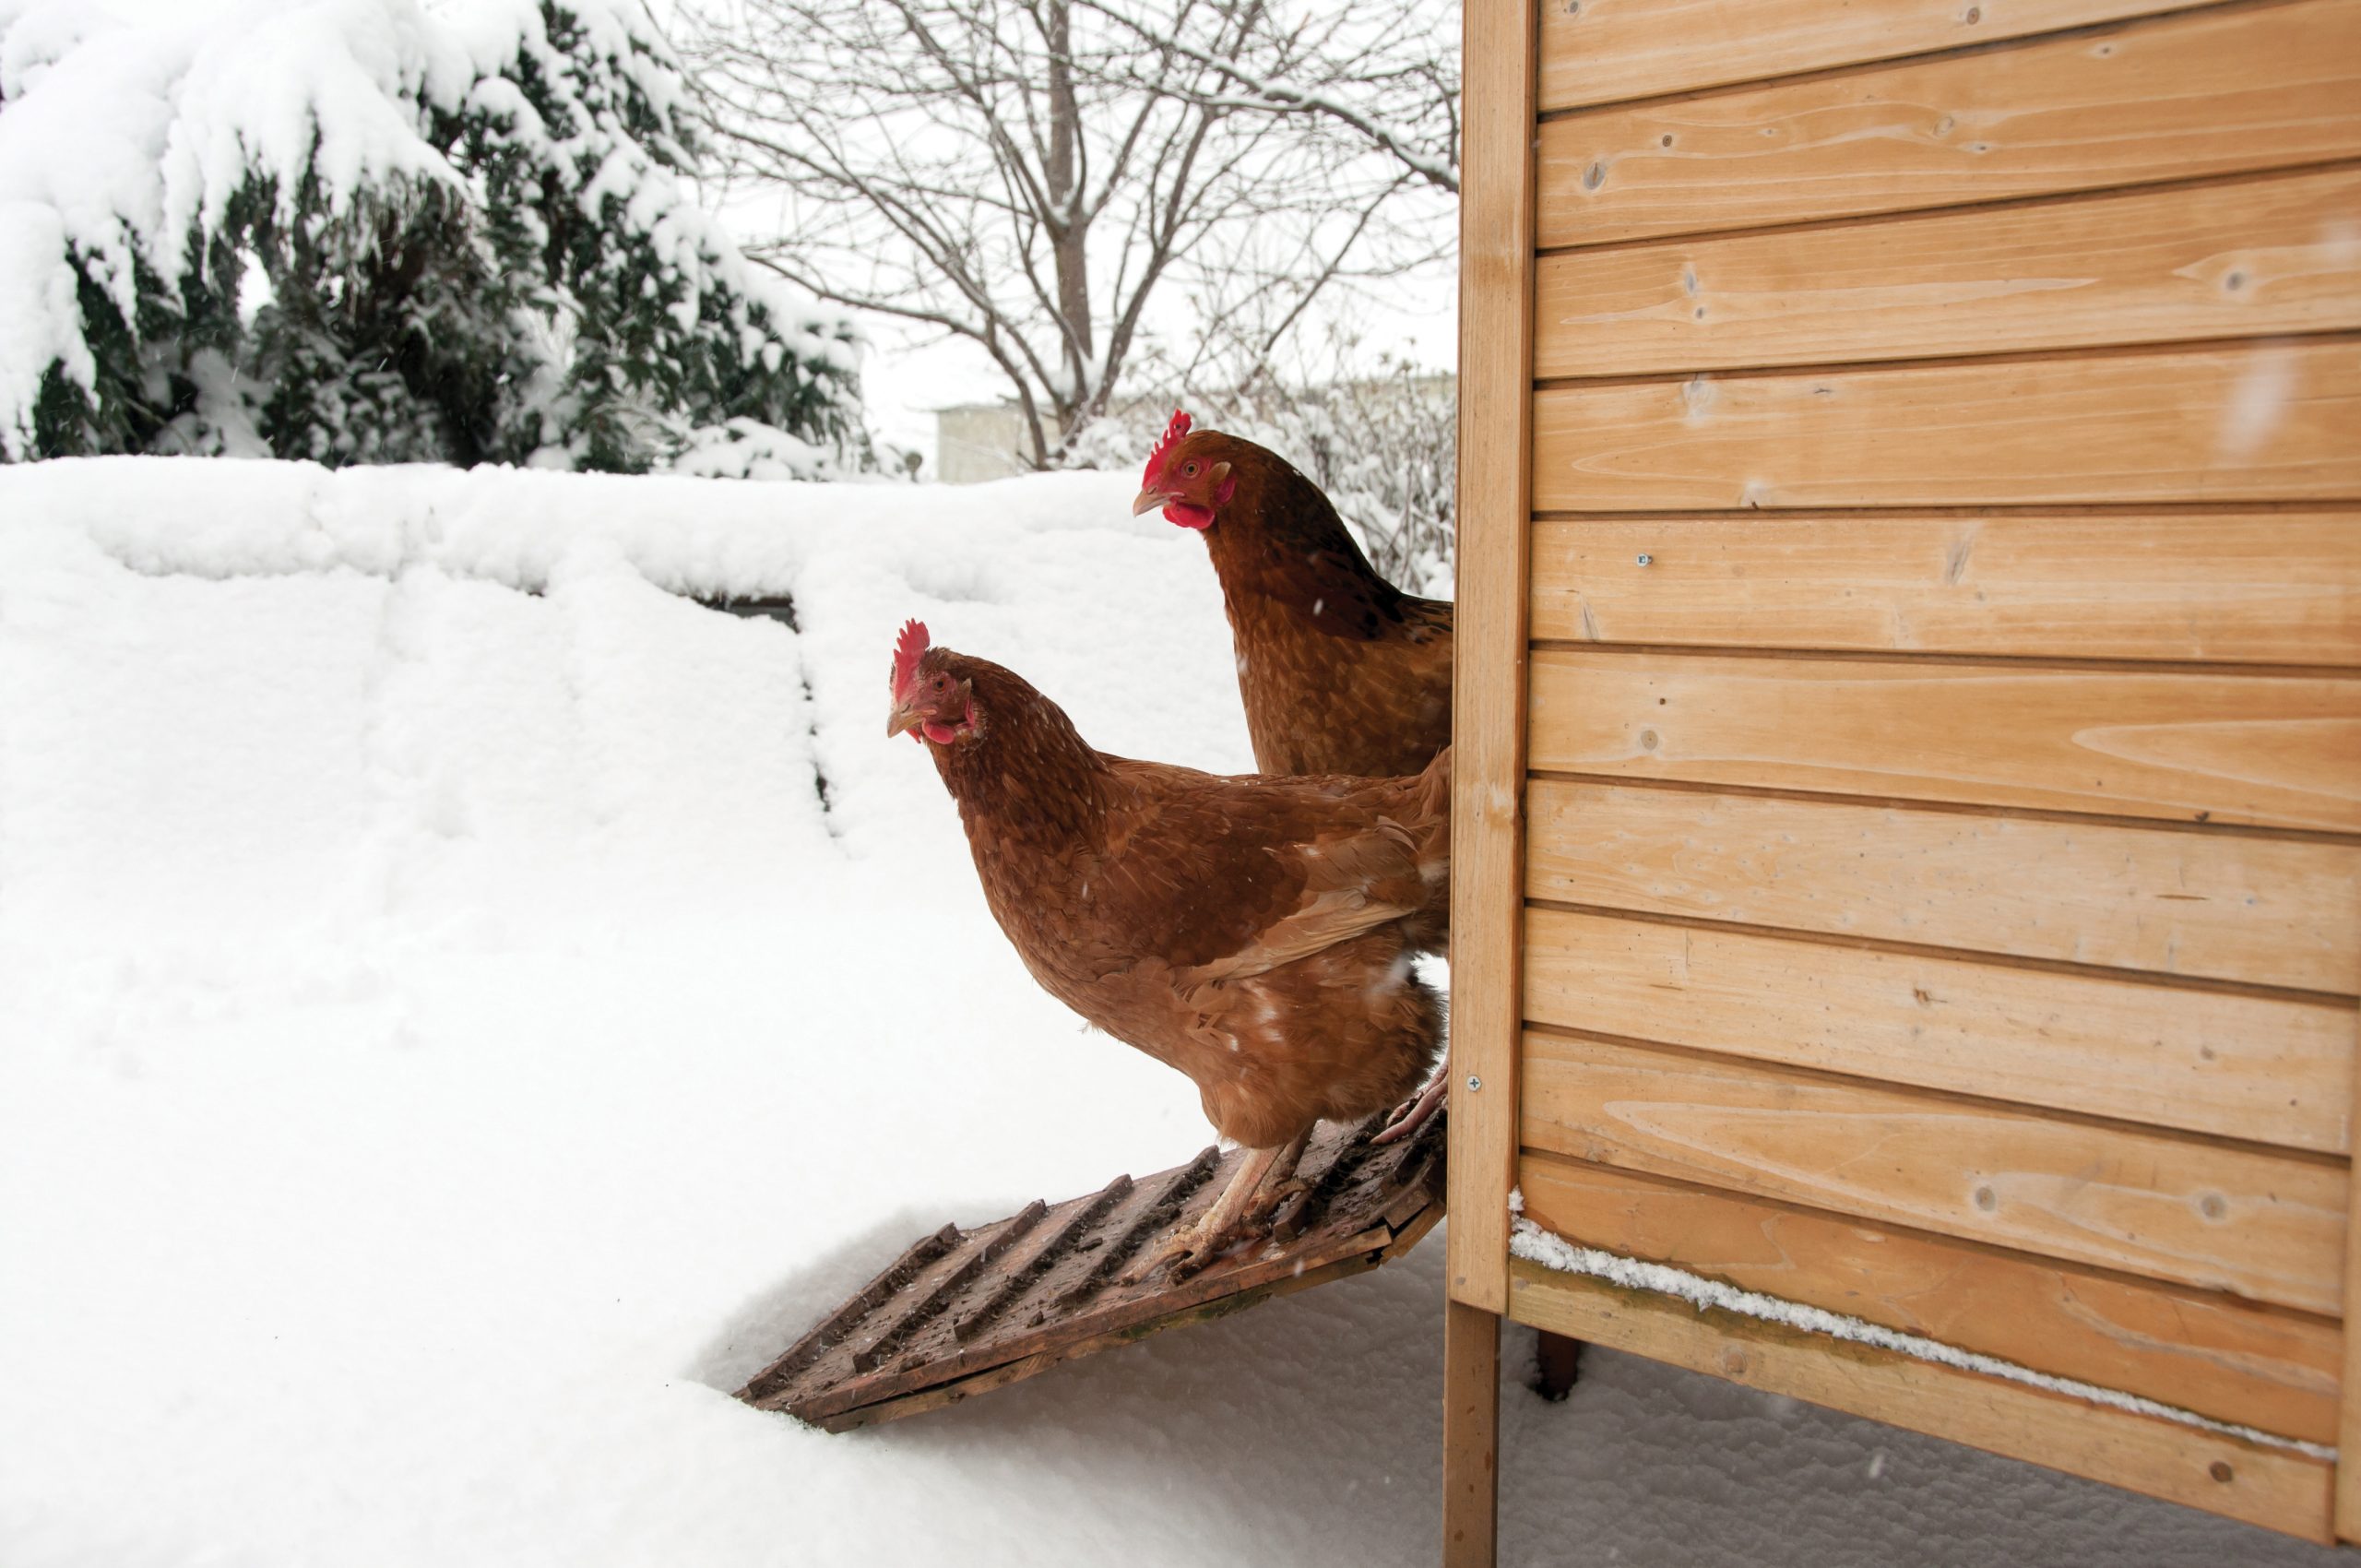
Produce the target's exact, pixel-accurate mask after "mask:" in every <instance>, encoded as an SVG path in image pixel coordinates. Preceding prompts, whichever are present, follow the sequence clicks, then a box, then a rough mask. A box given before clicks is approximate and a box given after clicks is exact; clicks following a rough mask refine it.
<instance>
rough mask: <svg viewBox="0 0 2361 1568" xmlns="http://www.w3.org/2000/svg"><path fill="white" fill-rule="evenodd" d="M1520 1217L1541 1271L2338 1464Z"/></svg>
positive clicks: (1520, 1199) (2132, 1397)
mask: <svg viewBox="0 0 2361 1568" xmlns="http://www.w3.org/2000/svg"><path fill="white" fill-rule="evenodd" d="M1524 1210H1525V1194H1523V1193H1522V1192H1520V1191H1516V1190H1514V1189H1512V1190H1511V1192H1510V1193H1509V1212H1510V1213H1511V1215H1512V1216H1514V1217H1515V1218H1512V1219H1511V1220H1510V1222H1509V1252H1510V1253H1512V1254H1513V1255H1514V1256H1517V1257H1521V1258H1524V1259H1525V1260H1526V1261H1528V1262H1531V1263H1537V1264H1539V1265H1542V1266H1543V1267H1544V1268H1554V1269H1557V1270H1559V1271H1560V1273H1564V1274H1582V1275H1588V1276H1589V1277H1592V1278H1594V1279H1605V1280H1608V1281H1610V1282H1611V1283H1613V1284H1617V1285H1621V1286H1624V1287H1627V1288H1629V1289H1634V1290H1653V1291H1655V1292H1657V1293H1658V1294H1661V1295H1667V1296H1677V1297H1679V1299H1680V1300H1682V1301H1687V1302H1688V1303H1689V1304H1690V1305H1691V1306H1693V1307H1695V1308H1697V1309H1698V1310H1699V1311H1700V1312H1705V1311H1714V1312H1725V1313H1738V1314H1740V1315H1741V1316H1745V1317H1750V1318H1759V1319H1761V1320H1762V1321H1763V1322H1765V1323H1777V1324H1786V1326H1787V1327H1789V1328H1797V1329H1801V1330H1803V1331H1804V1332H1805V1333H1807V1334H1825V1335H1828V1336H1831V1337H1833V1338H1836V1339H1845V1340H1850V1341H1851V1342H1853V1343H1854V1344H1857V1345H1870V1346H1875V1347H1876V1348H1879V1349H1881V1350H1893V1351H1898V1352H1900V1353H1901V1354H1903V1355H1905V1356H1910V1357H1913V1358H1915V1359H1916V1360H1922V1361H1934V1362H1938V1363H1940V1364H1941V1365H1943V1366H1949V1367H1957V1368H1959V1369H1960V1370H1961V1371H1963V1372H1980V1373H1982V1374H1983V1375H1984V1376H1986V1377H1997V1378H2001V1379H2005V1380H2006V1381H2008V1382H2010V1383H2022V1384H2025V1385H2027V1386H2028V1387H2032V1388H2042V1389H2047V1390H2048V1391H2049V1392H2051V1393H2053V1394H2065V1395H2070V1396H2073V1397H2074V1398H2077V1399H2087V1400H2090V1401H2092V1402H2093V1403H2094V1404H2100V1405H2107V1406H2111V1407H2113V1408H2116V1409H2118V1410H2128V1411H2130V1412H2131V1413H2133V1414H2135V1415H2142V1416H2154V1417H2157V1418H2158V1419H2160V1420H2168V1421H2177V1422H2179V1423H2181V1424H2182V1425H2184V1426H2192V1427H2198V1428H2201V1429H2202V1430H2204V1431H2213V1432H2223V1433H2225V1434H2227V1435H2229V1436H2232V1437H2236V1438H2241V1439H2243V1440H2245V1441H2246V1442H2248V1443H2260V1444H2261V1445H2263V1446H2264V1447H2267V1448H2285V1449H2292V1450H2294V1451H2295V1452H2296V1453H2299V1454H2307V1455H2310V1456H2311V1457H2313V1458H2315V1459H2328V1460H2333V1459H2335V1457H2336V1450H2335V1449H2334V1448H2332V1447H2330V1446H2328V1445H2326V1444H2324V1443H2305V1442H2301V1441H2298V1440H2297V1439H2295V1438H2288V1437H2281V1436H2279V1435H2278V1434H2276V1433H2274V1432H2267V1431H2260V1430H2258V1429H2256V1428H2254V1427H2249V1426H2240V1425H2237V1424H2236V1423H2235V1422H2232V1421H2218V1420H2213V1418H2212V1417H2210V1416H2201V1415H2199V1414H2198V1413H2197V1412H2196V1411H2194V1410H2187V1409H2183V1408H2180V1407H2178V1406H2177V1405H2165V1404H2161V1403H2159V1402H2157V1401H2156V1400H2153V1399H2147V1398H2142V1397H2141V1396H2138V1395H2136V1394H2127V1393H2125V1392H2124V1391H2123V1390H2121V1389H2119V1388H2103V1387H2101V1386H2099V1385H2098V1384H2091V1383H2083V1382H2081V1381H2079V1380H2077V1379H2074V1378H2070V1377H2054V1376H2051V1375H2050V1374H2049V1373H2047V1372H2036V1371H2035V1370H2034V1369H2033V1368H2031V1367H2028V1366H2024V1365H2022V1364H2020V1363H2018V1362H2016V1361H2007V1360H2001V1359H2000V1358H1999V1357H1998V1356H1987V1355H1984V1354H1982V1353H1981V1352H1978V1351H1975V1350H1965V1349H1962V1348H1960V1347H1959V1346H1956V1345H1946V1344H1944V1343H1943V1342H1942V1341H1941V1340H1940V1339H1929V1338H1928V1337H1927V1336H1925V1335H1922V1334H1904V1333H1901V1332H1899V1331H1898V1330H1895V1329H1892V1328H1888V1327H1886V1326H1885V1325H1884V1324H1876V1323H1871V1322H1869V1320H1868V1319H1866V1318H1857V1317H1854V1316H1851V1315H1850V1314H1848V1313H1833V1312H1830V1311H1828V1310H1827V1309H1826V1308H1824V1307H1815V1306H1811V1305H1809V1304H1807V1303H1805V1302H1802V1301H1788V1300H1786V1298H1784V1297H1779V1296H1769V1295H1765V1294H1763V1293H1762V1291H1759V1290H1741V1289H1738V1288H1737V1287H1736V1286H1733V1285H1726V1284H1724V1283H1723V1282H1722V1281H1720V1280H1718V1279H1707V1278H1705V1277H1703V1276H1702V1275H1696V1274H1691V1273H1690V1272H1689V1271H1688V1270H1686V1269H1681V1268H1674V1267H1672V1266H1670V1265H1667V1264H1660V1263H1650V1262H1648V1261H1647V1260H1646V1259H1644V1258H1634V1257H1626V1256H1624V1255H1622V1254H1621V1253H1609V1252H1604V1251H1602V1250H1600V1249H1599V1248H1597V1247H1585V1246H1584V1245H1582V1244H1581V1243H1579V1242H1575V1241H1568V1240H1567V1239H1566V1238H1564V1237H1563V1236H1560V1235H1557V1234H1556V1233H1554V1232H1552V1231H1548V1230H1545V1229H1542V1228H1541V1227H1540V1226H1538V1225H1536V1224H1535V1223H1534V1222H1533V1221H1532V1220H1530V1219H1526V1218H1523V1215H1524Z"/></svg>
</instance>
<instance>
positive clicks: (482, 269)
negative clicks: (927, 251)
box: [0, 0, 860, 476]
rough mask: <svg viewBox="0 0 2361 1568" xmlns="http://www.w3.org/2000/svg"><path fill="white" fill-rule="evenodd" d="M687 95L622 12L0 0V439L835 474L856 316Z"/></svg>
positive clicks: (649, 30) (853, 394)
mask: <svg viewBox="0 0 2361 1568" xmlns="http://www.w3.org/2000/svg"><path fill="white" fill-rule="evenodd" d="M682 92H683V89H682V80H681V75H680V69H679V66H678V64H677V62H676V61H675V59H674V57H673V56H672V54H671V53H670V50H669V48H668V47H667V46H666V44H665V42H664V41H663V39H662V37H661V36H660V35H659V34H658V32H657V30H656V29H655V27H654V25H653V24H652V23H651V22H650V21H649V20H648V19H647V14H646V12H645V11H644V10H643V9H642V7H640V6H638V5H636V4H635V3H632V0H446V3H444V4H440V5H438V4H435V3H434V0H282V3H280V4H276V5H268V4H251V3H245V4H235V3H227V0H214V3H208V0H186V3H184V4H179V5H175V6H170V7H163V6H150V5H148V4H144V3H143V0H0V457H6V458H10V459H21V458H25V457H54V456H62V455H70V454H81V453H105V452H201V453H232V454H241V455H260V454H266V453H267V454H274V455H277V456H280V457H309V458H313V459H315V460H317V461H320V462H324V463H327V464H330V465H342V464H348V463H373V462H398V461H407V460H440V461H447V462H455V463H459V464H463V465H464V464H472V463H476V462H484V461H501V462H512V463H528V462H529V463H534V464H538V465H541V466H555V467H570V468H591V469H620V470H626V471H629V470H637V469H646V468H648V467H651V466H661V465H663V464H664V463H666V462H668V461H669V460H670V459H671V458H672V457H675V456H677V455H679V454H682V453H683V452H694V453H695V454H697V459H696V463H697V467H698V468H699V469H700V470H701V471H706V472H719V471H738V472H753V473H762V474H765V475H769V474H777V473H781V472H790V473H794V474H797V475H798V476H808V475H810V474H813V473H816V472H819V471H822V470H824V469H826V468H828V467H830V466H831V465H832V464H833V463H835V462H837V461H839V460H841V458H842V457H843V456H844V454H845V452H846V449H847V447H848V445H852V444H857V443H858V442H859V441H860V434H859V424H860V422H859V417H858V390H857V383H856V380H855V371H856V368H857V363H856V358H855V349H856V344H855V339H854V333H853V329H852V327H851V326H850V325H849V323H848V322H847V321H846V320H845V319H843V318H842V317H841V316H836V315H828V314H825V313H823V312H822V311H821V310H820V309H819V308H818V307H815V306H813V305H811V304H809V303H805V302H802V301H801V300H799V299H797V298H795V297H793V296H791V295H790V294H789V293H788V292H787V291H784V290H783V289H782V288H780V287H779V286H778V285H777V283H776V282H775V281H774V280H772V279H768V278H767V276H766V275H764V274H761V273H758V272H757V271H756V270H755V269H753V267H751V266H749V265H748V263H747V262H746V261H745V259H744V258H743V257H742V255H740V254H739V252H738V250H737V249H736V247H735V246H734V245H733V244H731V243H730V239H729V237H728V236H727V235H726V234H725V233H724V232H722V231H721V229H720V228H719V227H718V225H717V224H716V223H715V222H714V220H712V219H711V218H710V217H709V216H708V215H706V213H704V212H703V211H701V210H700V209H699V208H697V206H696V205H695V203H694V200H693V198H692V196H691V194H690V193H689V191H688V190H687V189H686V188H685V186H684V184H683V183H682V182H683V178H684V176H685V174H686V172H687V171H688V169H689V167H690V160H691V150H690V147H689V139H690V130H689V122H688V118H687V115H686V114H685V113H684V111H683V101H682ZM733 447H751V449H753V451H754V452H755V454H756V457H754V458H753V459H742V460H738V461H735V462H730V461H718V460H717V453H724V454H726V453H728V452H729V451H730V448H733ZM782 453H785V454H791V455H792V456H793V458H794V460H793V461H791V462H782V461H781V460H779V455H780V454H782Z"/></svg>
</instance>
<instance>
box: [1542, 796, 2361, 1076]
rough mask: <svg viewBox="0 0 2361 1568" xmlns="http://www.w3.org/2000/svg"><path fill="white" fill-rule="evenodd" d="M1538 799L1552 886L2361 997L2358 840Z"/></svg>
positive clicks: (1852, 808)
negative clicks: (2325, 840) (2293, 840)
mask: <svg viewBox="0 0 2361 1568" xmlns="http://www.w3.org/2000/svg"><path fill="white" fill-rule="evenodd" d="M1525 811H1526V820H1527V839H1526V850H1525V868H1526V869H1525V891H1526V893H1527V894H1528V895H1529V896H1530V897H1536V898H1548V899H1554V900H1557V901H1558V902H1560V903H1568V904H1589V905H1596V906H1599V907H1602V908H1608V909H1634V910H1639V911H1641V912H1643V913H1650V914H1660V915H1686V916H1693V917H1696V918H1699V919H1704V920H1717V921H1735V922H1738V923H1739V924H1742V925H1755V926H1769V927H1777V928H1783V929H1786V930H1793V931H1809V932H1825V933H1828V934H1830V935H1834V936H1859V937H1872V938H1876V939H1879V940H1881V941H1887V942H1911V943H1921V944H1927V945H1929V946H1935V947H1957V948H1964V949H1968V950H1971V951H1975V952H1981V953H1993V954H2005V955H2008V956H2012V957H2021V958H2045V959H2051V960H2055V961H2058V962H2061V963H2074V964H2098V965H2105V966H2107V967H2109V968H2125V969H2145V970H2149V971H2151V972H2153V973H2157V974H2169V975H2183V976H2191V977H2197V978H2202V979H2209V980H2244V981H2247V982H2249V983H2252V984H2259V985H2275V986H2292V987H2297V988H2301V989H2304V990H2309V991H2320V992H2339V993H2343V994H2346V995H2350V994H2353V993H2355V992H2361V848H2356V847H2355V846H2352V845H2346V844H2324V843H2291V842H2287V841H2284V840H2277V839H2268V838H2253V837H2232V836H2228V835H2224V834H2213V833H2179V832H2174V831H2171V830H2169V829H2164V828H2152V827H2139V826H2129V825H2126V826H2110V825H2105V824H2098V823H2086V822H2053V821H2046V820H2038V819H2028V818H2023V817H2006V816H1992V815H1988V814H1976V813H1954V812H1943V811H1925V810H1915V809H1911V808H1906V807H1896V806H1883V805H1857V804H1853V803H1851V802H1839V801H1796V800H1783V799H1778V798H1775V797H1769V796H1752V795H1723V794H1714V793H1709V792H1705V791H1701V790H1660V789H1631V788H1622V787H1618V786H1615V785H1608V784H1591V783H1581V782H1576V781H1573V780H1570V779H1554V778H1538V779H1536V780H1534V782H1533V784H1532V785H1531V787H1530V789H1529V790H1528V791H1527V797H1526V806H1525ZM1641 1032H1645V1031H1641Z"/></svg>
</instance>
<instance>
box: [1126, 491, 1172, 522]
mask: <svg viewBox="0 0 2361 1568" xmlns="http://www.w3.org/2000/svg"><path fill="white" fill-rule="evenodd" d="M1171 499H1172V497H1171V496H1169V495H1168V494H1166V493H1164V492H1163V491H1161V490H1143V491H1141V492H1140V497H1139V499H1138V500H1136V501H1134V502H1133V503H1132V516H1133V517H1138V516H1139V515H1140V514H1141V513H1142V512H1153V511H1155V510H1156V509H1157V507H1158V506H1161V505H1164V504H1165V503H1166V502H1168V501H1170V500H1171Z"/></svg>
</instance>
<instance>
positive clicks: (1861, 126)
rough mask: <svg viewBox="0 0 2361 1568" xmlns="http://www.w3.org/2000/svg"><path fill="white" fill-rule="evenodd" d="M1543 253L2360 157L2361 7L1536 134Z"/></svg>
mask: <svg viewBox="0 0 2361 1568" xmlns="http://www.w3.org/2000/svg"><path fill="white" fill-rule="evenodd" d="M1539 152H1540V166H1539V171H1538V188H1539V198H1540V242H1541V244H1542V245H1543V247H1544V248H1555V247H1558V246H1560V245H1589V244H1610V243H1618V242H1623V241H1630V240H1639V239H1648V238H1654V237H1656V236H1660V235H1667V234H1679V233H1699V232H1713V231H1717V230H1728V229H1744V228H1755V227H1759V226H1763V225H1768V224H1776V223H1792V222H1798V221H1804V220H1823V219H1831V218H1839V217H1846V216H1852V215H1856V214H1862V213H1871V212H1893V211H1902V210H1912V209H1919V208H1934V207H1942V206H1948V205H1951V204H1954V203H1960V202H1985V201H1998V200H2002V199H2006V198H2010V197H2016V196H2043V195H2048V194H2052V193H2056V192H2064V191H2076V190H2092V189H2098V188H2105V187H2113V186H2119V185H2132V184H2149V183H2153V182H2157V181H2164V180H2182V179H2190V178H2194V177H2197V176H2201V175H2208V174H2226V173H2234V172H2245V171H2249V170H2257V169H2273V168H2284V167H2288V166H2291V165H2295V164H2301V163H2313V162H2325V161H2328V160H2332V159H2340V158H2350V157H2353V156H2354V155H2355V154H2356V153H2361V0H2302V3H2301V4H2294V5H2284V6H2260V7H2254V6H2235V7H2220V8H2215V9H2211V10H2204V11H2199V12H2195V13H2192V14H2189V15H2183V16H2173V17H2165V18H2157V19H2153V20H2149V21H2142V22H2132V23H2128V24H2126V25H2124V26H2121V27H2118V28H2113V29H2109V30H2105V31H2103V32H2097V33H2082V34H2076V35H2070V36H2067V37H2062V38H2055V39H2039V40H2035V41H2031V42H2025V43H2023V44H2019V45H2012V46H2008V47H2005V48H2002V49H1999V50H1996V51H1991V52H1988V53H1964V54H1956V55H1950V56H1945V57H1941V58H1937V59H1932V60H1926V61H1916V62H1907V63H1904V64H1901V65H1891V66H1885V67H1881V68H1879V69H1874V70H1867V71H1847V72H1840V73H1835V74H1833V75H1830V76H1825V77H1812V78H1807V79H1804V80H1801V81H1791V82H1776V83H1773V84H1770V85H1768V86H1763V87H1755V88H1740V89H1733V90H1729V91H1723V92H1715V93H1710V94H1706V95H1703V96H1701V97H1694V98H1684V99H1679V100H1676V101H1658V102H1652V103H1643V104H1635V105H1632V106H1631V107H1630V108H1622V109H1611V108H1610V109H1595V110H1588V111H1584V112H1582V113H1575V114H1572V115H1571V116H1568V117H1567V118H1564V119H1558V120H1550V121H1548V122H1545V123H1544V124H1543V125H1542V126H1541V136H1540V147H1539Z"/></svg>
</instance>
